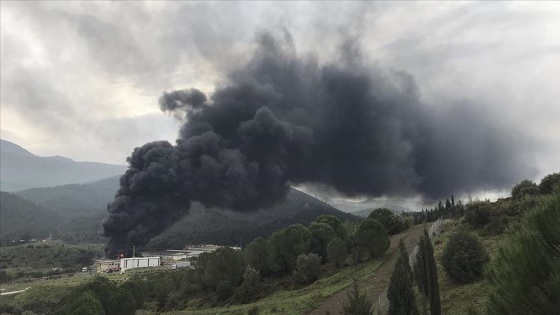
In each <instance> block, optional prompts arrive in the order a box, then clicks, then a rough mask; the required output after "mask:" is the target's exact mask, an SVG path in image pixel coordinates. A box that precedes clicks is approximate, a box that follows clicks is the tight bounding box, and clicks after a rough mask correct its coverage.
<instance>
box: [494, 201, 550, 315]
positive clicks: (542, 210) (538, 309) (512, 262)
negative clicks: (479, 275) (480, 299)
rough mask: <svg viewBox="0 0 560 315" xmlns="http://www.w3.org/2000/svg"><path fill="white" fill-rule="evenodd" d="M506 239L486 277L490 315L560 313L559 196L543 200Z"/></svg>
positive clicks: (510, 231) (509, 232)
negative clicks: (488, 289) (488, 287)
mask: <svg viewBox="0 0 560 315" xmlns="http://www.w3.org/2000/svg"><path fill="white" fill-rule="evenodd" d="M506 237H507V238H506V240H505V242H503V243H502V244H501V246H500V248H499V249H498V251H497V254H496V258H495V259H493V260H492V262H491V264H490V266H489V268H488V272H487V274H486V275H487V277H486V278H487V279H488V282H489V283H490V286H491V289H490V294H489V296H488V299H487V301H488V304H487V309H488V314H498V315H499V314H556V313H558V309H560V281H558V279H559V278H560V276H559V275H560V194H559V193H555V194H553V195H551V196H548V197H546V198H543V199H542V203H541V205H540V206H539V207H538V208H537V209H535V210H534V211H531V212H528V213H527V214H526V216H525V217H524V218H523V219H522V222H521V224H520V225H519V228H517V229H510V230H509V231H508V233H507V236H506Z"/></svg>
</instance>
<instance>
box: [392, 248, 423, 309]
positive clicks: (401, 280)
mask: <svg viewBox="0 0 560 315" xmlns="http://www.w3.org/2000/svg"><path fill="white" fill-rule="evenodd" d="M413 283H414V277H413V275H412V269H410V264H409V262H408V254H407V253H406V248H405V246H404V242H403V240H402V239H401V241H400V242H399V257H398V258H397V262H396V264H395V268H394V269H393V273H392V274H391V282H390V283H389V288H388V289H387V298H388V299H389V313H388V314H389V315H415V314H418V309H417V308H416V301H415V298H414V291H413V288H412V287H413Z"/></svg>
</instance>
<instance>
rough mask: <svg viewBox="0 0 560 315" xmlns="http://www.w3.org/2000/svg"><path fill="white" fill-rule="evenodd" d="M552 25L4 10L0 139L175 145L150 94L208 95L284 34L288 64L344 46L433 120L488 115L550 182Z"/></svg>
mask: <svg viewBox="0 0 560 315" xmlns="http://www.w3.org/2000/svg"><path fill="white" fill-rule="evenodd" d="M559 16H560V3H556V2H501V1H500V2H445V3H443V2H430V3H425V2H423V3H420V2H396V3H387V2H374V3H358V2H355V3H348V2H328V3H319V2H289V3H284V2H267V3H262V2H234V3H233V2H211V3H207V2H205V3H202V2H144V3H137V2H15V1H14V2H7V1H3V2H1V16H0V17H1V71H0V80H1V81H0V82H1V121H0V122H1V134H0V137H1V138H2V139H5V140H8V141H12V142H15V143H17V144H18V145H21V146H23V147H25V148H26V149H28V150H30V151H31V152H33V153H35V154H38V155H45V156H48V155H62V156H66V157H70V158H72V159H75V160H79V161H96V162H106V163H114V164H125V163H126V157H127V156H128V155H129V154H130V152H131V151H132V150H133V149H134V147H136V146H140V145H142V144H144V143H146V142H149V141H154V140H161V139H165V140H169V141H171V142H173V141H174V139H175V138H176V135H177V131H178V128H179V125H180V124H179V122H177V121H176V120H174V118H173V117H171V116H169V115H166V114H163V113H162V112H161V111H160V110H159V107H158V98H159V97H160V95H161V94H162V93H163V91H171V90H176V89H183V88H190V87H196V88H199V89H201V90H203V91H205V92H209V93H211V92H212V90H213V89H214V87H215V86H216V85H217V84H220V82H223V80H225V75H226V73H228V72H229V71H231V70H233V69H235V68H236V67H238V66H240V65H242V64H243V63H244V62H245V61H246V60H247V58H248V56H249V55H250V53H251V51H252V50H253V49H254V47H255V44H254V39H255V34H256V33H258V32H260V31H263V30H271V31H276V30H281V29H282V30H284V29H285V30H287V31H288V32H290V33H291V35H292V37H293V40H294V44H295V47H296V48H297V51H298V54H299V55H302V56H305V55H308V54H311V55H315V56H316V57H317V59H318V60H319V62H325V63H328V62H329V58H330V57H331V56H332V55H333V54H334V51H335V50H336V48H337V47H338V45H339V43H340V41H341V38H342V37H344V36H352V37H353V38H354V39H356V40H357V41H358V42H359V43H360V45H361V49H362V55H363V58H364V59H365V60H366V61H367V62H369V63H372V64H375V65H379V66H382V67H387V68H392V69H396V70H400V71H405V72H407V73H410V74H411V75H413V76H414V78H415V79H416V82H417V84H418V86H419V88H420V90H421V93H422V97H423V101H424V102H426V103H428V104H433V106H434V107H437V106H445V104H446V102H448V101H452V100H453V101H455V100H462V99H468V100H470V101H473V102H476V103H480V104H484V105H485V106H488V107H489V108H491V109H492V110H491V112H493V113H494V115H495V117H496V121H497V123H510V124H516V125H518V126H520V128H521V130H523V132H525V133H526V134H528V135H530V137H532V139H534V141H535V142H536V143H537V144H538V145H537V146H536V147H537V148H538V151H537V152H535V153H534V161H531V163H535V164H536V165H537V167H538V169H539V176H542V175H544V174H547V173H551V172H558V171H560V169H559V168H560V165H558V161H560V104H558V102H559V101H558V100H560V88H559V83H558V82H559V80H558V74H559V73H560V36H558V34H559V32H560V19H559V18H558V17H559ZM539 178H540V177H539ZM535 179H536V178H535Z"/></svg>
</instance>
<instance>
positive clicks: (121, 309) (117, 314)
mask: <svg viewBox="0 0 560 315" xmlns="http://www.w3.org/2000/svg"><path fill="white" fill-rule="evenodd" d="M108 304H109V309H106V310H105V313H106V314H107V315H111V314H113V315H134V313H136V301H135V300H134V295H132V293H130V292H129V291H127V290H125V289H123V288H116V289H115V290H114V291H113V292H111V295H110V296H109V302H108Z"/></svg>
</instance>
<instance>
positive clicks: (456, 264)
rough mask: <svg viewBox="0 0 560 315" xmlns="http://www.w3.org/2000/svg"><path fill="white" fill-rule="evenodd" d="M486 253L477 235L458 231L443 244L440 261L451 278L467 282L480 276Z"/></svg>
mask: <svg viewBox="0 0 560 315" xmlns="http://www.w3.org/2000/svg"><path fill="white" fill-rule="evenodd" d="M487 261H488V253H486V250H485V249H484V246H483V245H482V242H481V241H480V239H478V237H476V236H475V235H473V234H470V233H468V232H458V233H455V234H453V235H451V237H450V238H449V241H448V242H447V244H446V245H445V248H444V250H443V255H442V257H441V262H442V265H443V268H444V269H445V272H446V273H447V275H448V276H449V278H450V279H451V280H453V281H454V282H458V283H469V282H472V281H474V280H476V279H479V278H481V277H482V273H483V271H484V265H485V264H486V262H487Z"/></svg>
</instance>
